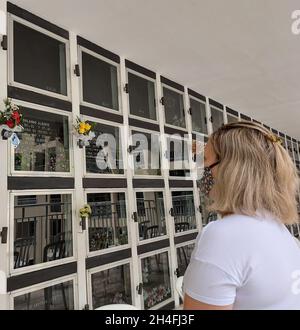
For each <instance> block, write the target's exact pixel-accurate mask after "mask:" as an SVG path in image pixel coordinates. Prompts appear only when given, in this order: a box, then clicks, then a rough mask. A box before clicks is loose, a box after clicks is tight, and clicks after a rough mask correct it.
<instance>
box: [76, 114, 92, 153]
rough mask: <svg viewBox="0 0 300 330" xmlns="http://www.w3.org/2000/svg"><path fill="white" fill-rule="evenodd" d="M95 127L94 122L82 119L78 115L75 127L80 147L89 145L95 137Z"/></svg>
mask: <svg viewBox="0 0 300 330" xmlns="http://www.w3.org/2000/svg"><path fill="white" fill-rule="evenodd" d="M93 127H94V125H93V124H92V123H88V122H87V121H82V120H81V119H80V118H79V117H77V119H76V124H75V125H74V128H75V132H76V135H77V139H78V146H79V148H83V147H86V146H88V145H89V144H90V141H91V140H92V139H93V138H94V137H95V133H94V132H93Z"/></svg>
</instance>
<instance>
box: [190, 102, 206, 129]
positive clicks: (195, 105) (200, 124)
mask: <svg viewBox="0 0 300 330" xmlns="http://www.w3.org/2000/svg"><path fill="white" fill-rule="evenodd" d="M190 106H191V110H192V128H193V131H195V132H199V133H202V134H207V125H206V108H205V103H202V102H200V101H197V100H195V99H193V98H190Z"/></svg>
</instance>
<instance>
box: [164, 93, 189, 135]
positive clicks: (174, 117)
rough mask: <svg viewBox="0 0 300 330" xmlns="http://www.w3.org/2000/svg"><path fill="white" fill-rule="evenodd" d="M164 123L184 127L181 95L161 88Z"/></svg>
mask: <svg viewBox="0 0 300 330" xmlns="http://www.w3.org/2000/svg"><path fill="white" fill-rule="evenodd" d="M163 95H164V107H165V118H166V123H167V124H169V125H174V126H178V127H181V128H185V116H184V103H183V95H182V94H180V93H178V92H175V91H173V90H171V89H169V88H166V87H164V88H163Z"/></svg>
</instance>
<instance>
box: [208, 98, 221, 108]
mask: <svg viewBox="0 0 300 330" xmlns="http://www.w3.org/2000/svg"><path fill="white" fill-rule="evenodd" d="M209 105H212V106H213V107H215V108H219V109H220V110H222V111H223V110H224V108H223V105H222V104H221V103H219V102H217V101H215V100H213V99H209Z"/></svg>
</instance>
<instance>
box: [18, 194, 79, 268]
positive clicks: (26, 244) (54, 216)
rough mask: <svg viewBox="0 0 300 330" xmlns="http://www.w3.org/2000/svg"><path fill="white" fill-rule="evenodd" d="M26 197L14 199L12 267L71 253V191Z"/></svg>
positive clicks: (62, 256) (36, 262)
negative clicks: (69, 192)
mask: <svg viewBox="0 0 300 330" xmlns="http://www.w3.org/2000/svg"><path fill="white" fill-rule="evenodd" d="M28 197H30V199H28V200H26V199H20V197H19V196H16V197H15V202H14V204H15V205H14V268H15V269H16V268H21V267H27V266H30V265H35V264H39V263H45V262H49V261H53V260H57V259H63V258H67V257H70V256H72V254H73V252H72V251H73V238H72V203H71V195H54V197H51V195H36V196H35V198H34V199H33V198H32V197H33V196H28ZM28 201H32V202H33V204H29V203H28Z"/></svg>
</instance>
